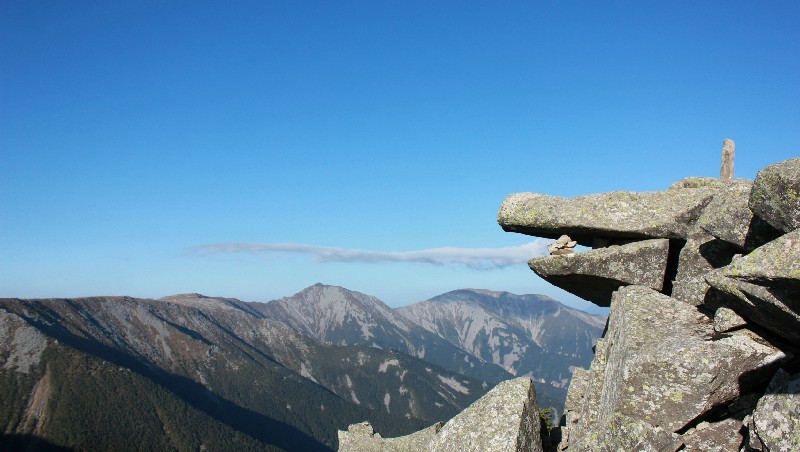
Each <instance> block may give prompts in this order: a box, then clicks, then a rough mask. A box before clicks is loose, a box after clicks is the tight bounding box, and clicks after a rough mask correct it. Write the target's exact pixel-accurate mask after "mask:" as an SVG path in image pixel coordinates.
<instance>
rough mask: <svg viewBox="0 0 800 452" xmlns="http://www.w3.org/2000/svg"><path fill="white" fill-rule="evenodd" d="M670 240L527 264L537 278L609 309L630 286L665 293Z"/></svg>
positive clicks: (599, 249) (654, 240)
mask: <svg viewBox="0 0 800 452" xmlns="http://www.w3.org/2000/svg"><path fill="white" fill-rule="evenodd" d="M668 254H669V240H667V239H651V240H642V241H637V242H633V243H629V244H627V245H621V246H620V245H613V246H610V247H607V248H598V249H594V250H589V251H584V252H581V253H572V254H563V255H553V256H545V257H539V258H535V259H531V260H530V261H528V265H529V266H530V268H531V270H533V271H534V272H535V273H536V274H537V275H539V276H541V277H542V278H543V279H544V280H546V281H547V282H549V283H551V284H553V285H555V286H558V287H560V288H562V289H564V290H566V291H567V292H570V293H572V294H575V295H577V296H579V297H581V298H583V299H585V300H588V301H591V302H592V303H594V304H596V305H598V306H609V305H610V303H611V294H612V293H613V292H614V291H615V290H617V289H619V288H620V286H627V285H631V284H635V285H640V286H646V287H650V288H651V289H654V290H658V291H660V290H662V289H663V286H664V274H665V271H666V268H667V257H668Z"/></svg>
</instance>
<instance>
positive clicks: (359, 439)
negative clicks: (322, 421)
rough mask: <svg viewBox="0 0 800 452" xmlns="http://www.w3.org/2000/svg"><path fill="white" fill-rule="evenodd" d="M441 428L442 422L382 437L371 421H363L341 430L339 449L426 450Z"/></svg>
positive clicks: (361, 451) (362, 451)
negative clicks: (402, 433)
mask: <svg viewBox="0 0 800 452" xmlns="http://www.w3.org/2000/svg"><path fill="white" fill-rule="evenodd" d="M441 428H442V423H441V422H439V423H436V424H434V425H432V426H430V427H428V428H426V429H424V430H420V431H418V432H415V433H412V434H411V435H406V436H401V437H398V438H381V435H380V434H379V433H375V432H374V431H373V429H372V426H371V425H370V424H369V422H362V423H360V424H353V425H351V426H350V427H348V428H347V431H342V430H339V450H340V451H351V452H373V451H387V452H389V451H392V452H393V451H397V452H400V451H408V452H411V451H419V450H426V449H427V447H428V444H430V442H431V440H432V439H433V438H434V436H436V433H438V432H439V430H441Z"/></svg>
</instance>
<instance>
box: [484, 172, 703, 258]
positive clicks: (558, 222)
mask: <svg viewBox="0 0 800 452" xmlns="http://www.w3.org/2000/svg"><path fill="white" fill-rule="evenodd" d="M715 193H716V189H714V188H711V187H707V186H704V187H700V188H676V189H672V190H665V191H660V192H650V193H633V192H627V191H617V192H610V193H600V194H593V195H586V196H578V197H576V198H561V197H558V196H549V195H542V194H538V193H517V194H513V195H510V196H508V197H507V198H506V199H505V201H504V202H503V204H502V205H501V206H500V210H499V212H498V214H497V222H498V223H499V224H500V226H502V227H503V229H504V230H506V231H512V232H520V233H523V234H528V235H535V236H540V237H548V238H553V239H555V238H558V237H560V236H561V235H562V234H568V235H569V236H570V237H572V239H573V240H576V241H577V242H578V243H579V244H581V245H585V246H592V240H593V238H611V239H618V238H621V239H647V238H686V237H687V235H688V233H689V232H690V231H691V230H692V228H693V225H694V222H695V221H696V220H697V218H698V217H699V216H700V212H701V211H702V210H703V207H705V205H706V204H707V203H708V202H709V201H710V200H711V198H712V196H713V195H714V194H715Z"/></svg>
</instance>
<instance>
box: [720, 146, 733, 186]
mask: <svg viewBox="0 0 800 452" xmlns="http://www.w3.org/2000/svg"><path fill="white" fill-rule="evenodd" d="M735 153H736V144H735V143H734V142H733V140H731V139H730V138H725V141H723V142H722V166H721V167H720V169H719V178H720V179H722V181H723V182H730V181H732V180H733V158H734V154H735Z"/></svg>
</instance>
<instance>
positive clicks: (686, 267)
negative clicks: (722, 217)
mask: <svg viewBox="0 0 800 452" xmlns="http://www.w3.org/2000/svg"><path fill="white" fill-rule="evenodd" d="M737 251H738V250H737V249H736V248H735V247H733V246H731V245H729V244H727V243H725V242H723V241H721V240H719V239H717V238H715V237H714V236H712V235H710V234H708V233H706V232H705V231H703V230H702V229H700V228H697V229H695V230H694V232H693V233H692V234H691V236H690V237H689V239H688V240H687V241H686V244H685V245H684V246H683V248H682V249H681V252H680V256H679V257H678V271H677V274H676V276H675V281H674V282H673V285H672V293H671V295H672V296H673V297H675V298H677V299H679V300H681V301H683V302H686V303H689V304H691V305H694V306H699V305H701V304H703V303H704V302H705V297H706V293H707V292H708V290H709V288H710V287H709V285H708V283H707V282H706V280H705V275H706V274H707V273H708V272H710V271H711V270H714V269H716V268H721V267H723V266H725V265H728V264H729V263H730V262H731V260H732V259H733V256H734V255H735V254H736V253H737Z"/></svg>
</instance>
